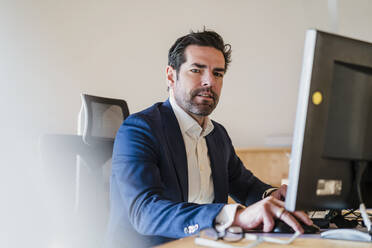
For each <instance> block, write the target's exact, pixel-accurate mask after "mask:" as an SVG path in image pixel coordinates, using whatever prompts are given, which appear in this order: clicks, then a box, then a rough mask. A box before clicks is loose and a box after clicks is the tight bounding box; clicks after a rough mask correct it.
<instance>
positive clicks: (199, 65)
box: [191, 63, 226, 72]
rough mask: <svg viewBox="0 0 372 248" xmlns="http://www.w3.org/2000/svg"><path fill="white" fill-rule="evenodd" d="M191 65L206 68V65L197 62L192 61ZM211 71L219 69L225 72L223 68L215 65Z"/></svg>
mask: <svg viewBox="0 0 372 248" xmlns="http://www.w3.org/2000/svg"><path fill="white" fill-rule="evenodd" d="M191 66H196V67H198V68H207V66H206V65H203V64H199V63H193V64H191ZM213 71H221V72H225V71H226V70H225V68H221V67H216V68H214V69H213Z"/></svg>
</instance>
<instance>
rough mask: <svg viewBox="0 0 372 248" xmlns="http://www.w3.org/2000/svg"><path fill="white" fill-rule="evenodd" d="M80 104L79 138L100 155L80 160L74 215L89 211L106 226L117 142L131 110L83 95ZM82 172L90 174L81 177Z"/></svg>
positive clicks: (121, 102) (110, 100)
mask: <svg viewBox="0 0 372 248" xmlns="http://www.w3.org/2000/svg"><path fill="white" fill-rule="evenodd" d="M81 100H82V106H81V109H80V112H79V117H78V135H81V136H82V140H83V142H84V144H85V145H86V146H87V147H90V148H91V149H92V151H96V152H97V154H95V155H94V156H90V157H86V156H81V155H78V156H77V166H76V190H75V211H76V212H81V211H83V212H85V210H86V209H90V210H92V211H93V212H100V213H102V214H103V215H104V216H103V217H102V219H103V222H105V221H107V219H108V212H109V178H110V175H111V157H112V148H113V143H114V138H115V135H116V132H117V130H118V129H119V127H120V125H121V124H122V122H123V120H125V118H127V117H128V115H129V110H128V105H127V103H126V101H124V100H120V99H113V98H106V97H99V96H92V95H87V94H81ZM83 170H86V171H87V172H85V173H82V172H83ZM87 177H90V178H87ZM86 182H91V183H86ZM84 187H85V188H84ZM91 203H94V205H91ZM84 204H88V205H87V206H86V205H84ZM102 224H103V223H102Z"/></svg>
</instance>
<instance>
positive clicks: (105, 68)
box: [0, 0, 372, 247]
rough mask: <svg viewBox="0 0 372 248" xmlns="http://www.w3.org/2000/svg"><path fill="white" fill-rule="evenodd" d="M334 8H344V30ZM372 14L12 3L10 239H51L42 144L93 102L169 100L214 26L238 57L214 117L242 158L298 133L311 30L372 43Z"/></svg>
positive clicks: (2, 11)
mask: <svg viewBox="0 0 372 248" xmlns="http://www.w3.org/2000/svg"><path fill="white" fill-rule="evenodd" d="M328 3H336V4H338V7H337V12H336V15H334V16H335V17H337V18H338V19H337V20H336V21H337V22H334V21H332V20H334V19H332V15H329V12H328V9H327V8H328ZM371 13H372V2H371V1H369V0H354V1H348V0H340V1H337V0H330V1H326V0H312V1H306V0H281V1H275V0H271V1H269V0H235V1H217V0H214V1H212V0H189V1H174V0H158V1H150V0H149V1H144V0H136V1H124V0H122V1H114V0H111V1H98V0H91V1H84V0H65V1H57V0H49V1H46V0H45V1H43V0H34V1H27V0H24V1H20V0H3V1H1V2H0V94H1V97H0V106H1V107H0V108H1V109H0V110H1V130H0V134H1V137H2V139H1V140H2V141H1V143H0V145H1V147H0V148H1V151H3V153H2V162H1V168H6V170H5V172H6V173H1V174H2V177H4V178H2V179H1V182H2V183H4V185H6V187H0V188H1V192H0V193H1V194H0V195H2V196H5V199H6V202H13V204H9V205H8V206H7V205H6V204H5V207H6V206H7V208H6V209H5V210H4V211H2V214H3V215H4V216H3V217H5V223H7V225H8V226H7V230H8V231H9V230H13V229H14V230H19V228H20V227H19V225H18V223H21V229H24V230H25V232H24V233H25V235H26V236H27V237H26V239H25V240H27V238H28V239H29V241H30V242H31V241H32V240H38V237H40V236H41V235H44V234H42V232H40V230H39V229H37V228H34V227H35V225H34V223H36V222H37V223H39V224H40V223H43V220H42V219H40V218H39V217H40V216H41V215H43V214H44V213H45V211H44V210H45V209H47V206H45V209H42V208H40V206H39V204H38V203H35V201H34V200H35V199H39V198H40V199H42V198H43V196H42V194H38V193H39V192H42V189H40V185H39V182H40V180H41V178H42V177H41V175H40V174H38V173H37V172H38V171H39V170H38V169H40V168H39V167H38V165H37V164H33V163H30V161H32V158H33V157H35V153H36V148H35V147H36V144H37V138H38V137H39V136H40V135H41V134H43V133H75V132H76V122H77V113H78V111H79V108H80V104H81V103H80V97H79V94H80V93H81V92H85V93H89V94H94V95H101V96H108V97H114V98H122V99H125V100H127V101H128V103H129V107H130V111H131V112H132V113H133V112H136V111H140V110H141V109H143V108H145V107H147V106H150V105H151V104H153V103H154V102H157V101H163V100H165V99H166V97H167V92H166V81H165V76H164V71H165V70H164V69H165V66H166V63H167V52H168V49H169V47H170V46H171V45H172V43H173V42H174V41H175V39H176V38H177V37H179V36H181V35H184V34H186V33H187V32H188V31H189V30H190V29H193V30H197V29H202V28H203V26H206V27H207V28H210V29H214V30H216V31H217V32H219V33H220V34H221V35H222V36H223V37H224V38H225V41H226V42H228V43H231V45H232V49H233V54H232V60H233V62H232V64H231V68H230V69H229V71H228V73H227V74H226V76H225V81H224V88H223V91H222V97H221V100H220V104H219V106H218V107H217V109H216V111H215V113H214V114H213V118H214V119H215V120H217V121H219V122H221V123H222V124H224V125H225V127H226V128H227V130H228V131H229V133H230V136H231V137H232V140H233V143H234V144H235V146H236V147H249V146H262V145H264V143H265V138H266V137H267V136H270V135H276V134H289V135H290V134H292V130H293V124H294V118H295V109H296V103H297V90H298V81H299V78H300V70H301V63H302V53H303V43H304V37H305V30H306V29H307V28H319V29H322V30H324V31H336V32H337V33H339V34H342V35H347V36H351V37H355V38H358V39H363V40H367V41H372V32H371V23H372V15H371ZM331 29H332V30H331ZM3 171H4V170H3ZM3 191H4V192H3ZM2 193H4V194H2ZM3 202H4V201H3ZM1 205H3V204H1ZM2 207H4V206H2ZM25 209H27V211H25ZM9 213H12V214H13V215H12V214H9ZM30 213H31V214H30ZM0 214H1V213H0ZM3 217H2V218H1V219H2V221H1V222H2V223H1V224H3V223H4V218H3ZM14 218H16V219H14ZM7 219H8V222H7V221H6V220H7ZM1 224H0V226H1ZM47 229H48V228H47V227H45V228H44V229H43V231H44V232H45V231H47ZM1 233H2V234H3V233H4V232H1ZM5 233H6V232H5ZM14 237H15V238H16V237H17V236H16V235H15V236H14ZM8 239H9V237H8ZM0 240H3V241H2V242H4V240H5V242H6V240H7V239H2V238H0ZM0 246H2V247H9V245H8V246H6V245H5V246H3V245H1V244H0Z"/></svg>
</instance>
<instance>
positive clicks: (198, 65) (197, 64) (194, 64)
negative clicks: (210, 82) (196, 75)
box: [191, 63, 207, 68]
mask: <svg viewBox="0 0 372 248" xmlns="http://www.w3.org/2000/svg"><path fill="white" fill-rule="evenodd" d="M191 66H196V67H198V68H207V66H206V65H202V64H199V63H193V64H191Z"/></svg>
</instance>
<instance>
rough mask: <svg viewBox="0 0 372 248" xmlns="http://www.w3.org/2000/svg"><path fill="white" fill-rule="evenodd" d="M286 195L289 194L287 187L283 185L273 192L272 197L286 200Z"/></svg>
mask: <svg viewBox="0 0 372 248" xmlns="http://www.w3.org/2000/svg"><path fill="white" fill-rule="evenodd" d="M285 194H287V185H285V184H283V185H282V186H280V187H279V188H278V189H277V190H275V191H273V192H272V193H271V194H270V195H271V196H272V197H274V198H276V199H278V200H282V201H284V200H285Z"/></svg>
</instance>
